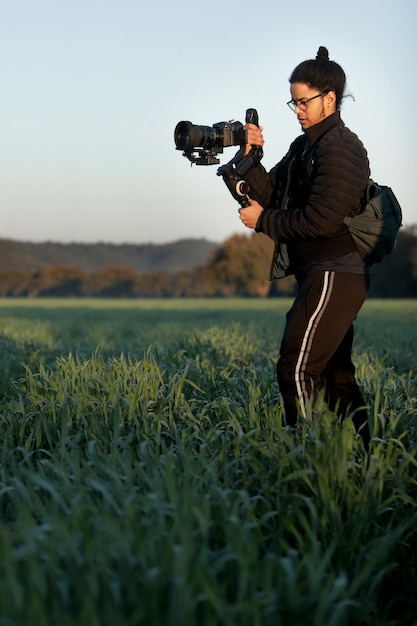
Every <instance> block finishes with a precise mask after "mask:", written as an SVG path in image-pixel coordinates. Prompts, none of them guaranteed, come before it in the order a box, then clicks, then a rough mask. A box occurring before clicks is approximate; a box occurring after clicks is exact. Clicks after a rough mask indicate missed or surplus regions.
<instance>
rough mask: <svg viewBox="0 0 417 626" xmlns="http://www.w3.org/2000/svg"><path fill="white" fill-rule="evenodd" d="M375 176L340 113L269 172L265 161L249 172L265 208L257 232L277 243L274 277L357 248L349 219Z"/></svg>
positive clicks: (298, 141)
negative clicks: (286, 258)
mask: <svg viewBox="0 0 417 626" xmlns="http://www.w3.org/2000/svg"><path fill="white" fill-rule="evenodd" d="M369 174H370V172H369V162H368V157H367V153H366V150H365V148H364V146H363V144H362V142H361V141H360V140H359V139H358V137H357V136H356V135H355V134H354V133H353V132H352V131H350V130H349V129H348V128H347V127H346V126H345V125H344V123H343V121H342V120H341V119H340V115H339V112H336V113H334V114H332V115H330V116H329V117H326V118H325V119H324V120H323V121H322V122H319V123H318V124H316V125H314V126H312V127H311V128H308V129H307V130H306V131H305V134H303V135H301V136H300V137H297V139H296V140H295V141H294V142H293V143H292V144H291V146H290V149H289V151H288V153H287V155H286V156H285V157H284V158H283V159H282V161H280V162H279V163H278V164H277V165H276V166H275V167H274V168H273V169H272V170H271V171H270V172H269V173H267V172H266V170H265V168H264V167H263V166H262V165H259V166H257V167H256V168H254V169H252V170H251V171H250V172H249V173H248V174H247V176H246V179H247V182H248V183H249V185H250V187H251V193H250V196H251V197H252V198H253V199H254V200H257V201H258V202H259V203H260V204H261V205H262V206H263V207H264V211H263V212H262V214H261V216H260V218H259V220H258V224H257V226H256V231H257V232H262V233H265V234H266V235H268V236H269V237H270V238H271V239H273V240H274V241H275V242H276V244H277V245H276V250H275V255H274V262H273V265H275V269H274V271H273V275H272V277H274V278H280V277H282V276H284V275H288V274H290V273H294V272H297V269H298V268H301V267H305V266H306V265H311V264H313V265H314V263H315V262H317V261H319V260H320V259H331V258H334V257H340V256H343V255H345V254H349V253H350V252H354V251H355V250H356V248H355V244H354V243H353V240H352V238H351V236H350V235H349V231H348V229H347V227H346V225H345V224H344V223H343V219H344V218H345V217H346V216H347V215H349V216H351V215H355V214H357V213H358V212H359V211H360V206H361V201H362V198H363V195H364V191H365V188H366V184H367V182H368V178H369ZM282 244H285V247H286V249H287V250H288V255H289V267H288V262H287V261H283V259H280V256H279V252H280V247H281V248H282ZM282 252H283V250H282V249H281V254H282ZM284 266H285V267H284Z"/></svg>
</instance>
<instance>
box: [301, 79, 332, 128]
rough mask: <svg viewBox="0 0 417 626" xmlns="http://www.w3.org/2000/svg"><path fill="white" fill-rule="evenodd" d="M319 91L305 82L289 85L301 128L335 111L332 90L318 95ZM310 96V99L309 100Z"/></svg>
mask: <svg viewBox="0 0 417 626" xmlns="http://www.w3.org/2000/svg"><path fill="white" fill-rule="evenodd" d="M319 94H320V91H319V90H318V89H315V88H313V87H309V86H308V85H306V84H305V83H293V84H292V85H291V98H292V99H293V101H294V102H297V106H296V107H295V114H296V115H297V119H298V121H299V122H300V125H301V127H302V129H303V130H306V128H310V127H311V126H314V125H315V124H318V123H319V122H321V121H322V120H324V118H325V117H328V116H329V115H331V114H332V113H334V112H335V111H336V96H335V94H334V92H333V91H329V92H328V93H326V94H324V95H319ZM310 98H311V100H310ZM307 100H309V102H306V101H307Z"/></svg>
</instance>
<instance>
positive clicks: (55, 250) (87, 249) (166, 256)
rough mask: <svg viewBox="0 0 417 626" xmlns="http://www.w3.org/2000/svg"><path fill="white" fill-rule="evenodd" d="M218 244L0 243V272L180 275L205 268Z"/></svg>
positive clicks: (199, 241)
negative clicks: (116, 269) (65, 269)
mask: <svg viewBox="0 0 417 626" xmlns="http://www.w3.org/2000/svg"><path fill="white" fill-rule="evenodd" d="M217 245H218V244H216V243H213V242H212V241H207V240H206V239H183V240H180V241H175V242H173V243H167V244H152V243H148V244H112V243H94V244H87V243H68V244H65V243H54V242H45V243H32V242H21V241H14V240H11V239H0V269H1V270H28V271H31V272H36V271H38V270H40V269H42V268H44V267H48V266H50V265H76V266H78V267H80V268H81V269H83V270H85V271H86V272H94V271H96V270H98V269H100V268H102V267H106V266H109V265H112V266H123V267H130V268H132V269H134V270H135V271H137V272H140V273H146V272H152V271H166V272H173V273H174V272H178V271H180V270H191V269H192V268H193V267H195V266H196V265H203V264H204V263H205V262H206V261H207V259H208V257H209V255H210V252H211V251H212V250H213V248H215V247H217Z"/></svg>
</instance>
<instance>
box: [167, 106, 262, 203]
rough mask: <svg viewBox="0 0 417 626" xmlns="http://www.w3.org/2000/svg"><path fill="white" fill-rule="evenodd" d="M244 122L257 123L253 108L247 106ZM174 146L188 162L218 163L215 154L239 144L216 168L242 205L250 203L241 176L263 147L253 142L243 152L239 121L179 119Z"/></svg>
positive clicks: (244, 138) (243, 133) (257, 159)
mask: <svg viewBox="0 0 417 626" xmlns="http://www.w3.org/2000/svg"><path fill="white" fill-rule="evenodd" d="M246 123H247V124H249V123H250V124H255V125H256V126H259V123H258V113H257V111H256V109H247V110H246ZM174 141H175V145H176V149H177V150H182V151H183V156H185V157H186V158H187V159H188V160H189V161H191V164H193V163H195V164H196V165H214V164H216V163H217V164H218V163H220V159H218V157H217V155H218V154H221V153H222V152H223V148H227V147H228V146H240V149H239V150H238V152H237V153H236V155H235V156H234V157H233V158H232V159H231V160H230V161H229V162H228V163H226V164H225V165H222V166H221V167H219V169H218V170H217V176H222V178H223V180H224V182H225V183H226V186H227V188H228V189H229V191H230V193H231V194H232V196H233V197H234V199H235V200H237V202H239V204H240V206H241V207H242V208H244V207H246V206H249V200H248V194H249V191H250V187H249V185H248V183H247V182H246V181H245V180H244V176H245V174H246V173H247V172H248V171H249V170H250V169H251V168H252V167H254V166H255V165H257V164H258V163H259V162H260V160H261V159H262V156H263V151H262V148H261V147H259V146H252V148H251V150H250V152H249V154H245V148H246V144H247V133H246V130H245V129H244V127H243V124H242V123H241V122H234V121H230V122H218V123H217V124H213V126H198V125H196V124H192V123H191V122H184V121H183V122H178V124H177V125H176V127H175V131H174Z"/></svg>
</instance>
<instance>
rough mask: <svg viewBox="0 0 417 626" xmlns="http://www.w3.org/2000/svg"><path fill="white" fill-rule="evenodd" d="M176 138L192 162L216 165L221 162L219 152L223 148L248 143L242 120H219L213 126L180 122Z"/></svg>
mask: <svg viewBox="0 0 417 626" xmlns="http://www.w3.org/2000/svg"><path fill="white" fill-rule="evenodd" d="M174 140H175V145H176V147H177V150H183V154H184V156H185V157H187V159H189V160H190V161H191V163H195V164H196V165H214V164H216V163H220V160H219V159H218V158H217V154H221V153H222V152H223V148H227V147H228V146H241V145H243V144H245V143H246V131H245V130H244V128H243V125H242V124H241V122H233V121H230V122H217V124H213V126H197V125H196V124H192V123H191V122H178V124H177V125H176V127H175V131H174Z"/></svg>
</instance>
